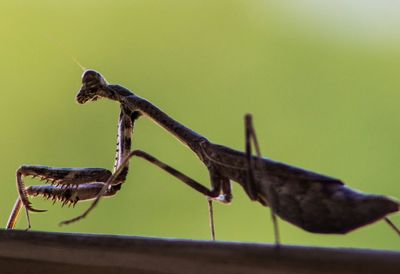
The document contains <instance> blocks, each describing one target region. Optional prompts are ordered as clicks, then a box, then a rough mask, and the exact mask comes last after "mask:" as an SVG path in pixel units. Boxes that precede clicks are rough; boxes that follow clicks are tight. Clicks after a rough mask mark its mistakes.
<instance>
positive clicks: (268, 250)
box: [0, 230, 400, 274]
mask: <svg viewBox="0 0 400 274" xmlns="http://www.w3.org/2000/svg"><path fill="white" fill-rule="evenodd" d="M0 264H1V265H0V272H1V273H56V274H63V273H88V274H90V273H144V274H147V273H149V274H150V273H151V274H153V273H189V274H196V273H207V274H212V273H249V274H252V273H274V274H279V273H285V274H290V273H380V274H382V273H399V270H400V252H393V251H376V250H361V249H342V248H341V249H336V248H335V249H334V248H317V247H297V246H283V247H281V248H280V249H276V248H275V247H274V246H271V245H266V244H252V243H236V242H235V243H232V242H210V241H192V240H180V239H158V238H157V239H156V238H143V237H128V236H114V235H85V234H65V233H48V232H25V231H7V230H0Z"/></svg>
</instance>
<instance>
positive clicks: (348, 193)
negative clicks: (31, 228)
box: [9, 70, 400, 244]
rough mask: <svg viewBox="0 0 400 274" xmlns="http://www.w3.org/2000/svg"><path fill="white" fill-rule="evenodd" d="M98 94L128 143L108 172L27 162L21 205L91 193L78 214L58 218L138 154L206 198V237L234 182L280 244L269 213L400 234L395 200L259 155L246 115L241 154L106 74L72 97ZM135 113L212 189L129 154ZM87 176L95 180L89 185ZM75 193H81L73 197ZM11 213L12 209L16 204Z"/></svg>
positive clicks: (335, 228) (305, 225) (111, 183)
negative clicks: (204, 174) (33, 178)
mask: <svg viewBox="0 0 400 274" xmlns="http://www.w3.org/2000/svg"><path fill="white" fill-rule="evenodd" d="M100 98H108V99H111V100H114V101H117V102H119V103H120V106H121V116H120V117H122V118H120V131H119V132H120V135H119V136H120V137H119V139H120V142H124V138H121V135H122V136H126V140H129V146H128V145H127V146H126V148H125V149H122V151H123V153H122V154H123V155H122V154H121V153H120V154H119V157H117V163H116V165H115V167H116V168H115V169H114V173H111V172H109V171H106V170H103V169H100V170H98V172H99V173H100V174H101V175H99V174H97V173H90V172H89V171H90V170H91V169H79V170H75V169H74V170H69V169H67V170H65V173H62V172H61V171H64V169H63V170H53V169H50V168H42V169H40V170H38V171H36V172H32V170H33V169H32V168H31V167H27V169H26V170H25V168H22V169H20V170H19V172H20V173H18V172H17V183H18V190H19V194H20V200H19V201H20V203H22V205H24V206H25V208H26V209H27V211H37V210H36V209H34V208H32V207H31V205H30V203H29V200H28V195H44V196H46V195H47V196H50V197H52V198H53V199H54V198H55V199H61V200H63V201H64V203H65V202H66V201H67V203H75V201H76V197H78V196H79V201H81V200H84V199H89V198H90V199H93V198H94V201H93V203H92V204H91V206H90V207H89V208H88V209H87V210H86V211H85V212H84V213H83V214H81V215H80V216H78V217H76V218H73V219H71V220H67V221H64V222H62V223H61V224H69V223H72V222H75V221H78V220H80V219H82V218H84V217H85V216H87V214H88V213H89V212H90V211H91V210H92V209H93V208H95V206H96V205H97V203H98V202H99V200H100V198H101V197H102V196H110V195H113V194H115V192H116V191H118V190H119V189H120V187H121V184H122V183H123V182H124V180H125V178H126V173H127V169H128V163H129V159H130V158H131V157H134V156H137V157H140V158H143V159H145V160H147V161H149V162H150V163H153V164H155V165H156V166H158V167H160V168H161V169H163V170H165V171H166V172H168V173H169V174H171V175H173V176H175V177H176V178H177V179H179V180H180V181H182V182H183V183H185V184H186V185H188V186H189V187H191V188H192V189H194V190H195V191H197V192H199V193H201V194H203V195H204V196H206V197H207V199H208V201H209V206H210V220H211V229H212V237H213V238H214V237H215V232H214V225H213V216H212V201H213V200H217V201H219V202H222V203H230V202H231V201H232V192H231V181H235V182H237V183H239V184H240V185H241V186H242V187H243V189H244V191H245V192H246V194H247V195H248V197H249V198H250V199H251V200H252V201H257V202H259V203H261V204H262V205H263V206H266V207H269V208H270V209H271V217H272V221H273V224H274V233H275V242H276V244H279V230H278V223H277V217H276V216H279V217H280V218H281V219H283V220H286V221H288V222H289V223H291V224H293V225H295V226H298V227H300V228H302V229H304V230H306V231H309V232H312V233H327V234H345V233H347V232H350V231H352V230H354V229H357V228H359V227H362V226H365V225H368V224H370V223H373V222H375V221H378V220H381V219H384V220H385V221H386V222H387V223H388V224H389V225H390V226H391V227H392V228H393V229H394V230H395V231H396V232H397V233H398V234H399V235H400V231H399V230H398V229H397V228H396V227H395V226H394V224H393V223H392V222H391V221H390V220H389V219H388V218H387V216H388V215H389V214H391V213H395V212H398V211H399V210H400V203H399V202H398V201H396V200H394V199H391V198H388V197H385V196H382V195H372V194H364V193H361V192H359V191H355V190H352V189H350V188H349V187H347V186H346V185H344V183H343V182H342V181H340V180H339V179H336V178H333V177H329V176H326V175H322V174H318V173H315V172H312V171H308V170H305V169H301V168H298V167H294V166H291V165H288V164H285V163H281V162H277V161H274V160H270V159H267V158H263V157H262V155H261V152H260V148H259V145H258V141H257V137H256V133H255V129H254V127H253V122H252V117H251V115H245V152H240V151H237V150H233V149H231V148H229V147H226V146H222V145H218V144H213V143H211V142H210V141H208V139H207V138H205V137H204V136H202V135H200V134H198V133H196V132H194V131H193V130H191V129H189V128H187V127H185V126H184V125H182V124H180V123H179V122H177V121H176V120H174V119H172V118H171V117H170V116H168V115H167V114H166V113H164V112H163V111H161V110H160V109H159V108H157V107H156V106H155V105H153V104H152V103H151V102H149V101H147V100H146V99H144V98H141V97H139V96H137V95H135V94H134V93H133V92H131V91H130V90H128V89H126V88H124V87H122V86H119V85H112V84H108V83H107V81H106V80H105V78H104V77H103V76H102V75H101V74H100V73H98V72H96V71H94V70H87V71H85V72H84V74H83V77H82V87H81V89H80V91H79V92H78V94H77V97H76V99H77V101H78V103H80V104H84V103H86V102H88V101H96V100H98V99H100ZM139 116H145V117H148V118H150V119H151V120H153V121H154V122H155V123H156V124H158V125H160V126H161V127H163V128H164V129H166V130H167V131H168V132H170V133H171V134H172V135H173V136H175V137H176V138H177V139H179V140H180V141H181V142H182V143H183V144H185V145H186V146H188V147H189V148H190V149H191V150H192V151H193V152H194V153H195V154H196V155H197V157H198V158H199V159H200V160H201V161H202V162H203V164H204V165H205V166H206V168H207V169H208V171H209V174H210V181H211V189H208V188H207V187H205V186H203V185H202V184H200V183H199V182H197V181H195V180H193V179H191V178H190V177H188V176H186V175H185V174H183V173H181V172H179V171H178V170H176V169H174V168H172V167H171V166H169V165H167V164H165V163H163V162H162V161H160V160H158V159H157V158H155V157H153V156H151V155H150V154H148V153H146V152H144V151H141V150H134V151H132V152H130V153H129V152H128V151H129V150H130V138H131V133H128V130H132V129H133V122H134V121H135V120H136V119H137V118H138V117H139ZM121 119H122V121H124V120H125V122H126V124H128V125H126V126H122V129H121V124H124V123H122V122H121ZM126 140H125V142H126V143H127V142H128V141H126ZM253 147H254V148H255V151H256V155H255V156H253V153H252V150H253ZM122 159H123V160H122ZM96 170H97V169H96ZM26 171H29V172H26ZM88 173H90V175H89V174H88ZM18 174H20V175H21V174H23V175H37V176H41V177H43V178H45V179H51V180H53V182H54V183H56V184H59V186H52V187H50V186H38V187H30V188H27V189H25V188H24V185H23V183H22V181H21V180H20V179H19V178H20V177H19V176H18ZM95 174H96V175H95ZM88 181H91V182H93V181H95V182H97V183H88ZM92 184H94V185H95V186H96V187H95V190H93V191H88V192H90V195H87V196H84V195H82V194H83V193H86V192H85V191H86V190H85V189H86V188H89V186H92ZM60 185H61V187H60ZM81 193H82V194H81ZM67 194H68V195H67ZM81 195H82V196H83V197H84V199H82V198H81V197H80V196H81ZM67 196H68V197H67ZM74 199H75V200H74ZM17 203H18V200H17ZM13 212H14V213H15V212H16V210H14V211H13ZM14 215H15V214H14ZM13 219H15V218H13V214H11V217H10V220H11V222H9V223H12V220H13Z"/></svg>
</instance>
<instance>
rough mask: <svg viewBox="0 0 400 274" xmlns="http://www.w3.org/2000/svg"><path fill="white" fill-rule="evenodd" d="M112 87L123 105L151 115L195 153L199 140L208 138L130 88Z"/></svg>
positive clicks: (151, 117)
mask: <svg viewBox="0 0 400 274" xmlns="http://www.w3.org/2000/svg"><path fill="white" fill-rule="evenodd" d="M112 89H113V90H114V91H115V92H116V94H115V95H116V98H115V99H116V100H118V101H119V102H120V103H121V105H122V106H124V107H127V108H129V109H130V110H131V111H139V112H140V113H142V114H143V115H145V116H147V117H149V118H150V119H151V120H153V121H154V122H155V123H156V124H158V125H159V126H161V127H162V128H164V129H165V130H167V131H168V132H169V133H171V134H172V135H174V136H175V137H176V138H177V139H178V140H179V141H181V142H182V143H183V144H185V145H186V146H188V147H189V148H190V149H191V150H193V151H194V152H195V153H198V150H199V146H198V144H199V142H200V141H205V140H207V139H206V138H205V137H203V136H202V135H200V134H198V133H197V132H195V131H193V130H191V129H189V128H187V127H185V126H184V125H182V124H181V123H179V122H178V121H176V120H174V119H173V118H171V117H170V116H169V115H168V114H166V113H164V112H163V111H162V110H160V109H159V108H158V107H156V106H155V105H153V104H152V103H150V102H149V101H147V100H146V99H144V98H141V97H139V96H136V95H134V94H133V93H132V92H130V91H129V90H128V89H126V88H124V87H121V86H115V85H112Z"/></svg>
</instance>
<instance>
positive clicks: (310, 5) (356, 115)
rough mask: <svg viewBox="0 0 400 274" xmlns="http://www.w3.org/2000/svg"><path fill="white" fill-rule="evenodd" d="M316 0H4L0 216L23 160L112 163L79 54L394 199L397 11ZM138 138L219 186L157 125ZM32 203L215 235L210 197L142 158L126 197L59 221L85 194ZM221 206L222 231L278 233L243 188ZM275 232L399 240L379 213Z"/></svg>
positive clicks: (189, 117)
mask: <svg viewBox="0 0 400 274" xmlns="http://www.w3.org/2000/svg"><path fill="white" fill-rule="evenodd" d="M295 2H296V4H294V3H295ZM317 2H318V1H294V2H293V3H291V1H256V0H249V1H239V0H237V1H234V0H219V1H214V0H203V1H200V0H199V1H187V0H186V1H183V0H181V1H167V0H165V1H161V0H160V1H154V0H142V1H9V2H6V1H4V0H1V1H0V35H1V36H0V37H1V38H0V39H1V40H0V56H1V62H0V75H1V85H2V88H1V100H0V117H1V118H0V119H1V135H0V151H1V155H2V156H1V162H0V174H1V180H2V187H1V191H0V193H1V196H0V197H1V200H0V211H1V220H0V221H1V224H5V222H6V220H7V216H8V214H9V211H10V210H11V207H12V205H13V203H14V201H15V198H16V197H17V192H16V188H15V170H16V169H17V168H18V166H19V165H21V164H40V165H49V166H58V167H105V168H111V167H112V164H113V158H114V149H115V137H116V122H117V116H118V112H119V109H118V106H117V104H116V103H115V102H111V101H99V102H96V103H91V104H87V105H83V106H82V105H78V104H76V103H75V102H74V97H75V94H76V92H77V90H78V89H79V86H80V76H81V73H82V71H81V70H80V68H79V67H78V66H77V65H76V64H74V61H73V58H72V57H71V55H73V56H75V57H76V58H77V59H78V60H79V62H81V63H82V64H83V65H84V66H86V67H88V68H93V69H97V70H99V71H100V72H101V73H103V75H105V77H106V78H107V79H108V80H109V81H110V82H112V83H118V84H122V85H124V86H126V87H128V88H130V89H131V90H133V91H135V92H136V93H137V94H139V95H140V96H142V97H145V98H147V99H148V100H150V101H151V102H153V103H154V104H156V105H158V106H159V107H160V108H161V109H163V110H164V111H165V112H167V113H169V114H170V115H171V116H173V117H174V118H176V119H177V120H179V121H180V122H182V123H183V124H185V125H187V126H188V127H190V128H192V129H194V130H196V131H197V132H199V133H201V134H204V135H205V136H207V137H208V138H209V139H210V140H211V141H214V142H217V143H221V144H225V145H227V146H230V147H233V148H236V149H240V150H243V148H244V134H243V115H244V114H245V113H252V114H253V115H254V120H255V125H256V129H257V133H258V137H259V140H260V141H261V147H262V151H263V153H264V154H265V155H266V156H268V157H270V158H273V159H276V160H280V161H284V162H287V163H290V164H293V165H296V166H300V167H304V168H307V169H311V170H314V171H318V172H320V173H324V174H328V175H331V176H334V177H338V178H341V179H343V180H344V181H345V182H347V184H349V185H350V186H351V187H353V188H356V189H360V190H362V191H365V192H370V193H380V194H385V195H390V196H394V197H400V187H399V184H400V173H399V163H400V115H399V113H400V108H399V106H400V93H399V92H400V91H399V88H400V77H399V72H400V39H399V37H400V35H399V34H400V31H399V30H400V27H399V26H400V23H399V22H397V21H396V20H395V19H393V18H395V16H394V15H393V12H395V11H393V9H394V8H398V6H396V7H394V8H382V7H380V6H379V4H376V5H377V6H379V8H377V9H375V10H374V12H372V13H371V10H370V9H368V4H364V5H363V4H362V3H361V2H363V1H347V2H351V3H352V4H354V5H353V6H351V7H352V9H349V8H348V7H349V6H346V4H344V2H345V1H339V2H338V4H337V5H336V4H330V5H331V7H330V6H324V5H323V4H317ZM366 2H367V3H369V4H371V1H366ZM383 2H384V3H383V4H382V5H384V4H385V3H386V2H388V1H383ZM340 3H341V4H340ZM292 4H293V5H292ZM326 5H328V4H326ZM386 11H390V13H389V15H387V14H384V12H386ZM399 13H400V12H399ZM371 14H373V15H374V16H375V17H373V18H372V17H371V18H370V16H371ZM379 15H381V19H380V17H379ZM390 16H392V17H393V18H392V17H390ZM364 17H366V18H364ZM391 18H392V19H393V20H391ZM372 19H374V20H372ZM385 20H386V21H385ZM133 145H134V147H135V148H141V149H143V150H145V151H147V152H149V153H151V154H153V155H155V156H156V157H158V158H160V159H162V160H164V161H165V162H167V163H169V164H171V165H172V166H174V167H176V168H177V169H179V170H181V171H183V172H185V173H186V174H188V175H189V176H191V177H192V178H195V179H196V180H199V181H200V182H203V183H204V184H205V185H209V180H208V174H207V171H206V170H205V168H204V167H203V166H202V165H201V163H200V162H199V161H198V160H197V159H196V158H195V156H194V155H193V154H192V153H191V152H190V151H189V150H188V149H187V148H186V147H184V146H182V145H181V144H180V143H179V142H178V141H176V140H175V139H173V138H172V137H171V136H170V135H169V134H167V133H166V132H165V131H164V130H162V129H161V128H159V127H157V126H155V125H154V124H152V123H151V122H150V121H148V120H146V119H142V120H140V121H139V122H138V123H137V124H136V133H135V136H134V142H133ZM27 183H28V184H37V183H38V182H37V181H33V180H27ZM33 203H34V206H35V207H37V208H46V209H49V211H48V212H47V213H44V214H32V225H33V228H34V229H35V230H45V231H63V232H84V233H107V234H127V235H141V236H154V237H177V238H190V239H209V228H208V219H207V218H208V216H207V203H206V200H205V199H204V198H203V197H201V196H200V195H199V194H197V193H195V192H193V191H191V190H190V189H188V188H187V187H185V186H184V185H183V184H181V183H179V182H178V181H176V180H175V179H174V178H171V177H170V176H169V175H167V174H166V173H164V172H162V171H161V170H158V169H156V168H155V167H153V166H150V165H149V164H148V163H146V162H143V161H141V160H137V159H135V160H134V161H132V169H131V173H130V174H129V177H128V180H127V182H126V184H125V185H124V186H123V189H122V191H121V192H120V193H119V194H118V196H116V197H115V198H113V199H107V200H105V199H104V200H103V201H102V202H101V203H100V205H99V206H98V208H96V210H94V211H93V213H92V214H91V215H90V216H89V217H88V218H86V219H85V220H83V221H81V222H79V223H77V224H73V225H70V226H64V227H59V226H58V222H59V221H61V220H64V219H66V218H70V217H73V216H76V215H77V214H79V213H81V212H82V211H83V210H84V209H85V208H86V207H87V206H88V205H87V204H82V205H78V206H77V207H76V208H75V209H68V208H62V209H61V208H60V206H59V205H55V206H52V205H51V203H50V202H45V201H42V199H33ZM215 211H216V213H215V217H216V227H217V238H218V239H220V240H228V241H252V242H272V241H273V233H272V226H271V222H270V217H269V211H268V209H266V208H264V207H262V206H261V205H259V204H257V203H252V202H250V201H249V199H248V198H247V197H246V196H245V194H244V192H243V191H242V189H241V188H240V187H238V186H237V185H236V184H234V201H233V204H232V205H230V206H224V205H216V208H215ZM22 217H23V218H21V222H20V223H19V225H18V227H19V228H25V226H26V220H25V218H24V216H22ZM393 220H394V222H395V223H397V224H398V225H400V219H399V216H393ZM280 227H281V234H282V240H283V242H284V243H287V244H295V245H319V246H347V247H366V248H379V249H395V250H396V249H397V250H398V249H399V246H400V242H399V240H398V237H397V236H396V235H395V234H394V233H393V232H392V231H391V230H390V229H389V228H388V227H387V226H386V225H385V224H384V223H383V222H379V223H376V224H374V225H371V226H368V227H365V228H362V229H360V230H357V231H355V232H353V233H350V234H349V235H346V236H327V235H316V234H310V233H306V232H304V231H302V230H300V229H298V228H296V227H294V226H292V225H289V224H287V223H284V222H280Z"/></svg>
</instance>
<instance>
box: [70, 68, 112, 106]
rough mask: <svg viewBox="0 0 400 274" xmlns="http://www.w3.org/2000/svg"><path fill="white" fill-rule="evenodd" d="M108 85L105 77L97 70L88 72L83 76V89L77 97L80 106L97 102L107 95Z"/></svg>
mask: <svg viewBox="0 0 400 274" xmlns="http://www.w3.org/2000/svg"><path fill="white" fill-rule="evenodd" d="M107 86H108V83H107V81H106V79H104V77H103V76H102V75H101V74H100V73H98V72H97V71H95V70H86V71H85V72H84V73H83V75H82V87H81V89H80V90H79V92H78V94H77V95H76V100H77V101H78V103H80V104H84V103H86V102H87V101H96V100H97V99H99V98H100V97H103V96H104V95H105V93H106V90H107Z"/></svg>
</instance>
